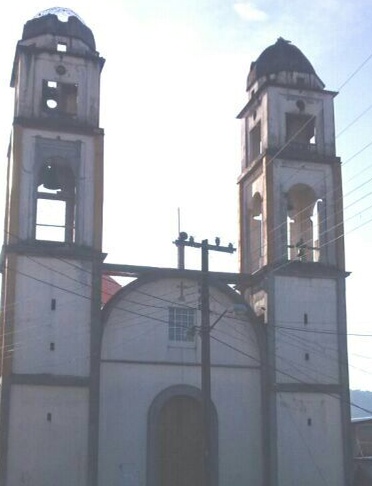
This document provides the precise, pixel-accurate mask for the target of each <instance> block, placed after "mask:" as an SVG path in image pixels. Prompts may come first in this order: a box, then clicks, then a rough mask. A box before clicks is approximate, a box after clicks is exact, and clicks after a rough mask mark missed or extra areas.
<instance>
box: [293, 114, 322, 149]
mask: <svg viewBox="0 0 372 486" xmlns="http://www.w3.org/2000/svg"><path fill="white" fill-rule="evenodd" d="M286 142H287V143H289V144H290V145H291V146H296V147H297V148H301V149H304V150H310V149H311V146H314V145H315V144H316V133H315V117H314V116H310V115H302V114H301V115H299V114H294V113H287V114H286Z"/></svg>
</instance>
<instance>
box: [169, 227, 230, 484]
mask: <svg viewBox="0 0 372 486" xmlns="http://www.w3.org/2000/svg"><path fill="white" fill-rule="evenodd" d="M174 243H175V245H176V246H177V247H178V256H179V263H180V262H181V265H182V266H181V267H180V268H184V266H183V265H184V252H185V246H191V247H193V248H201V296H200V300H201V302H200V307H201V328H200V337H201V392H202V408H203V425H204V431H203V432H204V434H203V436H204V437H203V438H204V444H203V446H204V486H215V485H213V483H212V467H211V447H212V440H211V403H212V402H211V400H212V399H211V353H210V331H211V325H210V309H209V254H208V253H209V250H213V251H220V252H224V253H233V252H234V251H235V250H236V248H234V247H233V245H232V243H229V245H228V246H221V245H220V239H219V238H216V240H215V245H210V244H209V243H208V240H202V241H201V242H200V243H199V242H196V241H194V238H193V237H192V236H190V238H189V237H188V235H187V233H185V232H181V233H180V234H179V236H178V239H177V240H176V241H175V242H174ZM219 319H220V318H219ZM219 319H218V320H219Z"/></svg>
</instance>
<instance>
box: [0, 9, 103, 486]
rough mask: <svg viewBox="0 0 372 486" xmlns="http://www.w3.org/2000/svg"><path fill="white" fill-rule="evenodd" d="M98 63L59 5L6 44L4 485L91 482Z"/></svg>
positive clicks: (88, 39)
mask: <svg viewBox="0 0 372 486" xmlns="http://www.w3.org/2000/svg"><path fill="white" fill-rule="evenodd" d="M103 65H104V59H103V58H102V57H100V56H99V54H98V52H97V51H96V46H95V40H94V36H93V34H92V32H91V30H90V29H89V28H88V27H87V26H86V25H85V23H84V22H83V21H82V19H81V18H80V17H78V16H77V15H76V14H75V13H74V12H72V11H71V10H68V9H62V8H55V9H49V10H46V11H44V12H41V13H40V14H38V15H37V16H36V17H35V18H33V19H31V20H29V21H28V22H27V23H26V24H25V26H24V29H23V35H22V39H21V40H20V41H19V42H18V44H17V48H16V53H15V59H14V64H13V72H12V77H11V86H12V87H13V88H14V90H15V102H14V120H13V132H12V135H11V140H10V146H9V155H8V180H7V195H6V215H5V234H4V247H3V254H2V273H3V284H2V303H3V316H2V348H1V351H2V353H1V376H2V392H1V423H0V441H1V442H0V446H1V473H0V474H1V484H3V485H4V486H7V485H13V484H30V485H31V484H35V485H36V484H38V485H47V484H54V485H58V484H61V485H62V484H63V485H64V484H69V485H74V486H75V485H84V486H86V485H87V484H89V485H94V484H96V471H95V468H96V464H97V448H98V442H97V427H98V420H97V416H98V405H97V403H98V371H99V370H98V369H97V366H98V360H97V359H96V358H97V353H98V343H99V318H100V273H99V269H100V263H101V261H102V252H101V242H102V204H103V130H102V129H101V128H99V106H100V74H101V70H102V67H103ZM55 461H58V462H59V463H62V464H63V465H64V466H63V470H64V474H63V478H62V477H61V478H56V477H55V470H56V467H55Z"/></svg>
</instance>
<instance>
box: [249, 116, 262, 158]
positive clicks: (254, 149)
mask: <svg viewBox="0 0 372 486" xmlns="http://www.w3.org/2000/svg"><path fill="white" fill-rule="evenodd" d="M261 153H262V140H261V122H258V123H256V125H255V126H254V127H253V128H252V130H251V131H250V132H249V160H254V159H256V158H257V157H258V156H259V155H260V154H261Z"/></svg>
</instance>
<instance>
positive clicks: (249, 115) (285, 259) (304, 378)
mask: <svg viewBox="0 0 372 486" xmlns="http://www.w3.org/2000/svg"><path fill="white" fill-rule="evenodd" d="M324 88H325V86H324V84H323V82H322V81H321V79H320V78H319V77H318V75H317V74H316V72H315V70H314V68H313V66H312V65H311V63H310V62H309V60H308V59H307V58H306V57H305V56H304V55H303V53H302V52H301V51H300V50H299V49H298V48H297V47H295V46H294V45H293V44H291V43H290V42H288V41H286V40H284V39H282V38H279V39H278V41H277V42H276V43H275V44H274V45H272V46H270V47H268V48H267V49H265V50H264V51H263V52H262V54H261V55H260V56H259V57H258V59H257V60H256V61H255V62H253V63H252V64H251V68H250V72H249V75H248V80H247V93H248V102H247V104H246V105H245V107H244V108H243V110H242V111H241V112H240V114H239V115H238V117H239V118H240V119H241V121H242V170H241V175H240V177H239V187H240V265H241V272H243V273H249V274H250V275H251V278H252V285H251V286H250V287H248V288H246V289H245V296H246V299H247V300H248V302H249V303H250V304H251V305H252V307H253V308H254V309H255V311H256V313H257V315H259V316H261V320H262V325H263V326H265V331H266V335H267V363H266V364H267V375H268V376H267V378H268V388H267V390H268V397H269V398H268V403H267V410H266V413H267V423H270V426H269V427H268V431H267V457H269V460H268V484H270V486H272V485H275V486H285V485H288V484H301V485H304V486H305V485H306V486H315V485H318V484H323V483H324V484H339V485H344V486H346V485H348V484H350V483H349V481H350V451H349V443H350V441H349V422H350V416H349V386H348V371H347V348H346V311H345V277H346V276H347V274H346V272H345V263H344V238H343V207H342V185H341V164H340V159H339V158H338V157H337V156H336V152H335V127H334V110H333V99H334V97H335V95H336V93H334V92H331V91H327V90H325V89H324Z"/></svg>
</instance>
